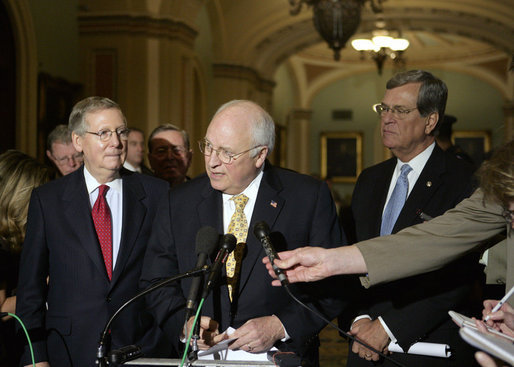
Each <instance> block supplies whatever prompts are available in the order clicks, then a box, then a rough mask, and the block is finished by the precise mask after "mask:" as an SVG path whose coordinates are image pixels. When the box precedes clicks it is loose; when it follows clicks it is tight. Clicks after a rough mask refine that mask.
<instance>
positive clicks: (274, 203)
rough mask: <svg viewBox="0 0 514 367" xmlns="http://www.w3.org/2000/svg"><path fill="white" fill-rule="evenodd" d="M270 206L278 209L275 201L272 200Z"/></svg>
mask: <svg viewBox="0 0 514 367" xmlns="http://www.w3.org/2000/svg"><path fill="white" fill-rule="evenodd" d="M269 205H271V206H272V207H274V208H276V207H277V202H276V201H275V200H271V202H270V203H269Z"/></svg>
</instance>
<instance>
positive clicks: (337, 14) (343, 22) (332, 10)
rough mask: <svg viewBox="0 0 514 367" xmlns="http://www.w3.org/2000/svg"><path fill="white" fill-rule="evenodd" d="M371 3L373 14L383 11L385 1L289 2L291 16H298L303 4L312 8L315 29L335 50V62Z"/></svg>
mask: <svg viewBox="0 0 514 367" xmlns="http://www.w3.org/2000/svg"><path fill="white" fill-rule="evenodd" d="M367 1H369V2H370V3H371V8H372V10H373V12H379V11H381V4H382V2H383V1H385V0H289V4H290V5H291V9H290V13H291V15H297V14H298V13H299V12H300V10H301V9H302V6H303V4H306V5H307V6H312V14H313V15H312V20H313V22H314V27H316V30H317V31H318V33H319V34H320V36H321V38H323V39H324V40H325V41H326V42H327V43H328V47H330V48H331V49H332V50H334V60H336V61H337V60H339V59H340V51H341V49H342V48H343V47H344V46H345V44H346V42H347V41H348V40H349V39H350V37H351V36H352V35H353V34H354V33H355V31H356V30H357V27H358V26H359V23H360V21H361V9H362V6H363V5H364V3H365V2H367Z"/></svg>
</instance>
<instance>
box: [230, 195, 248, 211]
mask: <svg viewBox="0 0 514 367" xmlns="http://www.w3.org/2000/svg"><path fill="white" fill-rule="evenodd" d="M232 200H233V201H234V203H235V204H236V210H238V209H239V210H244V208H245V206H246V203H248V196H246V195H245V194H239V195H236V196H233V197H232Z"/></svg>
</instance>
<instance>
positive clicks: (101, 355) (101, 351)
mask: <svg viewBox="0 0 514 367" xmlns="http://www.w3.org/2000/svg"><path fill="white" fill-rule="evenodd" d="M209 269H210V267H209V266H207V265H205V266H202V267H201V268H196V269H193V270H190V271H187V272H185V273H182V274H179V275H175V276H173V277H170V278H167V279H164V280H161V281H160V282H158V283H155V284H153V285H151V286H150V287H148V288H147V289H145V290H144V291H142V292H140V293H138V294H136V295H135V296H134V297H132V298H131V299H129V300H128V301H127V302H125V303H124V304H123V305H122V306H121V307H120V308H119V309H118V310H117V311H116V312H115V313H114V315H112V316H111V318H110V319H109V321H107V324H105V327H104V330H103V331H102V333H101V334H100V341H99V342H98V349H97V352H96V362H95V364H96V365H97V366H98V367H107V365H108V364H107V360H106V349H107V348H106V345H105V344H106V343H105V338H106V336H107V334H108V333H109V328H110V326H111V324H112V322H113V321H114V319H116V317H117V316H118V314H119V313H120V312H121V311H123V310H124V309H125V308H126V307H127V306H128V305H130V304H131V303H132V302H134V301H135V300H137V299H139V298H141V297H143V296H145V295H147V294H148V293H151V292H153V291H154V290H156V289H159V288H161V287H164V286H165V285H168V284H169V283H172V282H175V281H177V280H180V279H183V278H188V277H192V276H195V275H199V274H202V273H205V272H207V271H208V270H209Z"/></svg>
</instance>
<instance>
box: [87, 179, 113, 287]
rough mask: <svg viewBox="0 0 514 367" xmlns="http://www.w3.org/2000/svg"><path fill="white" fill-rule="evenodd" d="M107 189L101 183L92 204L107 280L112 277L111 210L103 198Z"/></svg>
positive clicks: (107, 187)
mask: <svg viewBox="0 0 514 367" xmlns="http://www.w3.org/2000/svg"><path fill="white" fill-rule="evenodd" d="M107 190H109V186H107V185H101V186H100V187H99V189H98V191H99V192H98V198H97V199H96V202H95V205H94V206H93V211H92V212H91V214H92V215H93V222H94V223H95V229H96V234H97V236H98V241H99V242H100V247H101V248H102V255H103V257H104V262H105V268H106V269H107V275H108V276H109V280H111V279H112V223H111V210H110V209H109V205H108V204H107V200H105V194H106V193H107Z"/></svg>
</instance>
